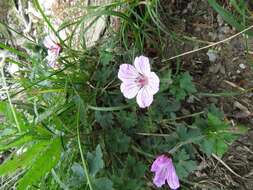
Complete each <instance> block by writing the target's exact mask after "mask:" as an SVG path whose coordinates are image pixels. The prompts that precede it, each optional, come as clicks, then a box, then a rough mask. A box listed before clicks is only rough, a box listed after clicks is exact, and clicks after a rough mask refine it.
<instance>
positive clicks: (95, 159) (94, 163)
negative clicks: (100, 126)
mask: <svg viewBox="0 0 253 190" xmlns="http://www.w3.org/2000/svg"><path fill="white" fill-rule="evenodd" d="M87 161H88V166H89V173H90V175H91V176H93V177H95V176H96V174H97V173H98V172H99V170H101V169H103V168H104V161H103V153H102V150H101V147H100V145H98V146H97V148H96V151H95V152H92V153H90V152H88V153H87Z"/></svg>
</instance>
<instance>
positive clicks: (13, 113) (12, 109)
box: [1, 66, 21, 132]
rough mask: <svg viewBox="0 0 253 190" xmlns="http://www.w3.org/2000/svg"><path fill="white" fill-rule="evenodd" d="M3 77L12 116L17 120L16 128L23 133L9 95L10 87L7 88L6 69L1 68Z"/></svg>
mask: <svg viewBox="0 0 253 190" xmlns="http://www.w3.org/2000/svg"><path fill="white" fill-rule="evenodd" d="M1 76H2V82H3V87H4V89H5V93H6V95H7V99H8V102H9V104H10V108H11V112H12V115H13V117H14V120H15V123H16V126H17V128H18V131H19V132H21V128H20V125H19V122H18V118H17V115H16V112H15V110H14V107H13V104H12V102H11V97H10V94H9V91H8V87H7V83H6V79H5V76H4V68H3V66H1Z"/></svg>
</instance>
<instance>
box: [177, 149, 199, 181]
mask: <svg viewBox="0 0 253 190" xmlns="http://www.w3.org/2000/svg"><path fill="white" fill-rule="evenodd" d="M175 157H176V160H177V161H178V162H176V163H175V167H176V172H177V175H178V176H179V177H180V178H185V177H187V176H188V175H189V174H190V173H191V172H192V171H193V170H195V169H196V168H197V163H196V162H195V161H193V160H191V159H190V156H189V154H187V152H186V151H185V150H184V149H182V150H181V151H180V152H179V153H178V154H176V156H175Z"/></svg>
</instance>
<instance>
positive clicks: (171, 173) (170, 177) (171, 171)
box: [167, 159, 180, 189]
mask: <svg viewBox="0 0 253 190" xmlns="http://www.w3.org/2000/svg"><path fill="white" fill-rule="evenodd" d="M168 164H169V165H168V173H167V183H168V185H169V186H170V188H171V189H177V188H179V187H180V184H179V179H178V176H177V174H176V170H175V168H174V165H173V163H172V160H171V159H170V162H169V163H168Z"/></svg>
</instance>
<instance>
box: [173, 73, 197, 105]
mask: <svg viewBox="0 0 253 190" xmlns="http://www.w3.org/2000/svg"><path fill="white" fill-rule="evenodd" d="M195 92H197V91H196V88H195V86H194V84H193V83H192V77H191V75H190V74H189V73H188V72H186V73H183V74H180V75H178V76H177V77H176V78H175V80H174V82H173V84H172V85H171V88H170V93H171V94H172V95H173V96H175V97H176V100H178V101H180V100H184V99H185V97H186V96H187V95H189V94H192V93H195Z"/></svg>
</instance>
